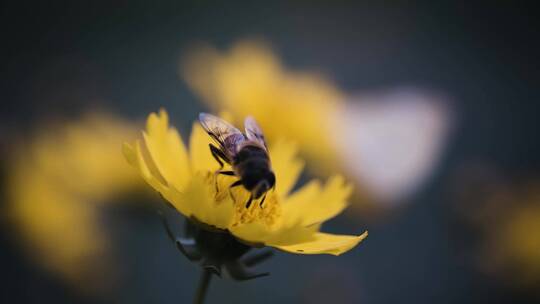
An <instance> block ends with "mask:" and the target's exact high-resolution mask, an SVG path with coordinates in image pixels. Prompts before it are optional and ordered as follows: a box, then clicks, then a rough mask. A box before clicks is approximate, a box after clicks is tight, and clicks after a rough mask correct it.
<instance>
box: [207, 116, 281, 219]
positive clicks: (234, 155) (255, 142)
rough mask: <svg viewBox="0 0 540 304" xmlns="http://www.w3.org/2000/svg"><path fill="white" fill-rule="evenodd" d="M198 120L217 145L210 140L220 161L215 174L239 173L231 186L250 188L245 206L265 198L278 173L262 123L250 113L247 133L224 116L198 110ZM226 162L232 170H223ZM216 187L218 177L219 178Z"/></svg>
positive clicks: (245, 124)
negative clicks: (275, 171)
mask: <svg viewBox="0 0 540 304" xmlns="http://www.w3.org/2000/svg"><path fill="white" fill-rule="evenodd" d="M199 121H200V123H201V125H202V127H203V128H204V130H205V131H206V133H208V135H210V137H211V138H212V139H213V140H214V141H215V142H216V144H217V146H215V145H213V144H209V147H210V152H211V153H212V156H213V157H214V158H215V160H216V161H217V162H218V163H219V165H220V168H219V169H218V171H216V174H222V175H229V176H236V177H238V180H237V181H235V182H234V183H232V184H231V185H230V186H229V193H230V191H231V189H232V188H234V187H238V186H243V187H244V188H245V189H246V190H247V191H249V192H250V196H249V199H248V201H247V202H246V208H249V207H250V206H251V203H252V201H253V200H257V199H259V198H262V199H261V201H260V203H259V205H260V206H262V204H263V203H264V199H265V198H266V193H267V192H268V191H269V190H270V189H273V188H274V187H275V185H276V176H275V175H274V172H273V171H272V167H271V163H270V157H269V155H268V148H267V146H266V140H265V139H264V135H263V132H262V129H261V127H260V126H259V124H257V122H256V121H255V119H254V118H253V117H251V116H248V117H246V119H245V121H244V127H245V134H244V133H242V132H240V130H238V129H237V128H235V127H234V126H233V125H231V124H230V123H228V122H226V121H225V120H223V119H221V118H219V117H216V116H214V115H211V114H207V113H200V114H199ZM224 163H227V164H229V165H231V167H232V169H233V170H232V171H227V170H222V169H223V166H224ZM216 188H217V181H216Z"/></svg>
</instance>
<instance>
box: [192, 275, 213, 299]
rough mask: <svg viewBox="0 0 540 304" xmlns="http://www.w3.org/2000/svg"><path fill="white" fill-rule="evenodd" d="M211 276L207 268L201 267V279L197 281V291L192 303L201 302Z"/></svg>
mask: <svg viewBox="0 0 540 304" xmlns="http://www.w3.org/2000/svg"><path fill="white" fill-rule="evenodd" d="M211 278H212V272H211V271H210V270H208V269H203V270H202V274H201V280H200V281H199V287H197V293H196V294H195V298H194V299H193V304H203V303H204V298H205V296H206V292H207V290H208V286H209V285H210V279H211Z"/></svg>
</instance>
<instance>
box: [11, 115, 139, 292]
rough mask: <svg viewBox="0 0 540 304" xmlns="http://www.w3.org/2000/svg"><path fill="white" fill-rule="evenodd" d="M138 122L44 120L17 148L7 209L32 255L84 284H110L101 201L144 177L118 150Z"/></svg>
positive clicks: (95, 117) (110, 118)
mask: <svg viewBox="0 0 540 304" xmlns="http://www.w3.org/2000/svg"><path fill="white" fill-rule="evenodd" d="M135 134H136V133H135V126H134V125H132V124H130V123H127V122H125V121H122V120H120V119H118V118H116V117H113V116H109V115H106V114H103V113H94V114H89V115H87V116H86V117H84V118H83V119H82V120H81V121H76V122H71V123H65V124H60V125H55V126H46V127H45V128H44V129H42V130H40V131H39V132H38V133H37V134H36V136H35V137H34V138H32V139H31V140H29V141H27V142H21V143H20V144H19V145H18V146H17V147H16V148H15V149H14V151H13V153H12V154H13V157H12V160H11V162H10V166H11V167H10V168H9V172H10V174H9V180H8V189H9V197H10V200H9V205H8V210H7V211H8V215H9V216H10V220H11V221H12V222H13V224H14V225H15V227H16V228H17V231H18V232H19V233H20V236H21V240H22V241H24V242H23V243H24V245H25V246H26V247H27V249H28V252H29V254H30V255H31V256H32V257H33V258H34V259H35V260H37V261H38V262H39V263H40V264H42V265H43V266H44V267H45V268H46V269H48V270H50V271H52V272H55V273H59V274H60V275H61V276H64V277H65V278H67V279H68V280H69V281H71V282H73V283H74V284H75V286H77V287H80V288H81V289H91V288H94V287H104V286H106V284H107V283H108V281H107V280H106V278H107V277H108V276H107V275H104V274H107V273H108V274H110V272H108V270H110V269H109V267H108V262H109V261H108V256H107V255H106V252H107V246H108V244H107V238H106V236H105V235H104V231H102V229H101V228H100V225H99V218H98V217H99V214H100V213H99V208H98V207H99V203H101V202H104V201H106V200H107V199H110V198H111V197H112V196H113V195H117V194H119V193H122V192H124V191H129V190H133V189H134V188H135V187H138V186H139V184H140V182H139V179H138V178H137V176H136V175H135V174H134V173H133V172H132V170H131V169H130V168H129V166H127V165H125V161H123V159H122V156H121V154H120V150H121V143H122V141H123V140H125V138H130V137H131V138H134V137H135Z"/></svg>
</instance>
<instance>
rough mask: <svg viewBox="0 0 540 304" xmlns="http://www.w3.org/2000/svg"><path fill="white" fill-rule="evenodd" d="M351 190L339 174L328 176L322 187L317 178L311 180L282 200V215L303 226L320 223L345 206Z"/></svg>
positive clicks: (336, 213)
mask: <svg viewBox="0 0 540 304" xmlns="http://www.w3.org/2000/svg"><path fill="white" fill-rule="evenodd" d="M351 191H352V187H351V186H350V185H348V184H346V183H345V180H344V179H343V177H341V176H339V175H336V176H333V177H331V178H329V179H328V181H327V182H326V185H324V186H323V187H321V185H320V183H319V182H318V181H317V180H315V181H312V182H310V183H309V184H307V185H306V186H304V187H302V188H301V189H300V190H298V191H296V192H295V193H293V194H292V195H291V196H289V197H288V198H287V200H286V201H285V202H283V204H282V208H283V217H284V218H285V219H287V220H288V221H293V222H294V221H301V222H302V223H303V224H304V225H305V226H308V225H312V224H316V223H322V222H324V221H326V220H328V219H330V218H332V217H334V216H336V215H338V214H339V213H340V212H341V211H343V209H345V207H347V199H348V197H349V195H350V194H351Z"/></svg>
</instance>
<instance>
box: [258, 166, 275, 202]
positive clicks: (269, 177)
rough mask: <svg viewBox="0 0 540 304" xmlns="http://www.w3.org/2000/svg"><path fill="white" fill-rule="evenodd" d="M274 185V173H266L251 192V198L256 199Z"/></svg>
mask: <svg viewBox="0 0 540 304" xmlns="http://www.w3.org/2000/svg"><path fill="white" fill-rule="evenodd" d="M275 185H276V176H275V175H274V172H272V171H267V172H266V173H265V174H264V176H263V177H262V178H261V179H260V181H259V182H258V183H257V185H256V186H255V188H254V189H253V191H252V194H253V198H255V199H258V198H260V197H261V196H262V195H263V194H265V193H266V192H267V191H268V190H270V189H271V188H273V187H274V186H275Z"/></svg>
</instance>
